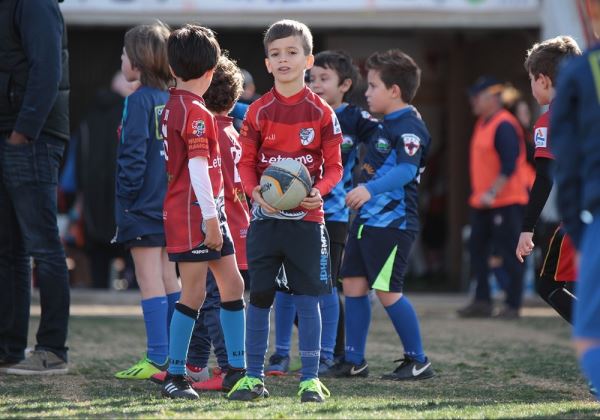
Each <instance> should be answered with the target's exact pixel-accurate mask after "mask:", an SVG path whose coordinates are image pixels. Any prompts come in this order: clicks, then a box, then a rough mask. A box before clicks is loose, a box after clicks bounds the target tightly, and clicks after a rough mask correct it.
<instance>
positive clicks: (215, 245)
mask: <svg viewBox="0 0 600 420" xmlns="http://www.w3.org/2000/svg"><path fill="white" fill-rule="evenodd" d="M204 245H205V246H206V247H207V248H209V249H214V250H215V251H220V250H221V248H223V233H221V227H220V226H219V218H218V217H213V218H212V219H208V220H206V235H205V237H204Z"/></svg>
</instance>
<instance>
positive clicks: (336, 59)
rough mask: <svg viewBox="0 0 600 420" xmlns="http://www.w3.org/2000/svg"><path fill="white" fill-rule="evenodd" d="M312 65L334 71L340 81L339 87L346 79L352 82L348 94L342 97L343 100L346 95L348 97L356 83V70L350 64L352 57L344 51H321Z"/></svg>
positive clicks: (357, 76)
mask: <svg viewBox="0 0 600 420" xmlns="http://www.w3.org/2000/svg"><path fill="white" fill-rule="evenodd" d="M314 65H315V66H318V67H322V68H324V69H331V70H333V71H335V72H336V73H337V75H338V78H339V79H340V80H339V84H340V85H341V84H342V83H343V82H344V80H346V79H350V80H351V81H352V85H351V86H350V89H348V92H346V94H345V95H344V98H346V96H347V95H350V93H351V92H352V89H353V88H354V86H355V85H356V83H357V82H358V78H359V75H358V69H357V68H356V66H355V65H354V64H353V63H352V57H350V55H348V53H346V52H345V51H330V50H327V51H321V52H320V53H318V54H317V55H315V64H314Z"/></svg>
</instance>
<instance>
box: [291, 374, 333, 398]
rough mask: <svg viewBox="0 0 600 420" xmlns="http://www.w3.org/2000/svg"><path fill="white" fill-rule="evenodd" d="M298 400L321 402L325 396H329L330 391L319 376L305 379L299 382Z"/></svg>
mask: <svg viewBox="0 0 600 420" xmlns="http://www.w3.org/2000/svg"><path fill="white" fill-rule="evenodd" d="M298 395H299V396H300V402H319V403H320V402H323V401H325V398H328V397H330V396H331V393H330V392H329V390H328V389H327V387H326V386H325V385H323V383H322V382H321V381H320V380H319V378H314V379H307V380H306V381H302V382H300V390H299V391H298Z"/></svg>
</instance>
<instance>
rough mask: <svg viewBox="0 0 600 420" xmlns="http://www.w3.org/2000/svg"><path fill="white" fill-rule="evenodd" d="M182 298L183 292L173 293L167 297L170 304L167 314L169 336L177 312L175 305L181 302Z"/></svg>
mask: <svg viewBox="0 0 600 420" xmlns="http://www.w3.org/2000/svg"><path fill="white" fill-rule="evenodd" d="M180 296H181V292H173V293H169V294H168V295H167V303H168V304H169V309H168V311H169V312H168V313H167V334H168V333H169V330H170V328H171V318H173V311H174V310H175V304H176V303H177V301H178V300H179V297H180Z"/></svg>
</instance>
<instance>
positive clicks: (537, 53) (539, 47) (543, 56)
mask: <svg viewBox="0 0 600 420" xmlns="http://www.w3.org/2000/svg"><path fill="white" fill-rule="evenodd" d="M576 55H581V50H580V49H579V46H578V45H577V42H576V41H575V40H574V39H573V38H571V37H570V36H566V35H563V36H557V37H556V38H551V39H547V40H545V41H542V42H538V43H535V44H533V47H531V49H530V50H528V51H527V58H526V59H525V70H527V71H528V72H529V73H531V74H532V75H533V77H534V78H535V79H537V78H538V77H540V74H543V75H545V76H547V77H549V78H550V80H551V81H552V84H553V85H554V84H555V83H556V73H557V71H558V66H559V64H560V62H561V61H562V60H563V59H564V58H566V57H571V56H576Z"/></svg>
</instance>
